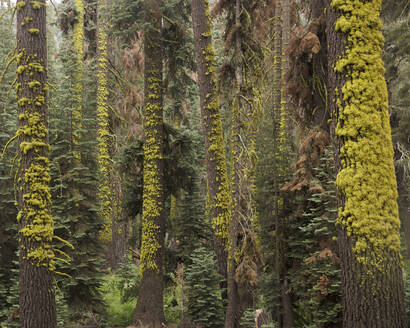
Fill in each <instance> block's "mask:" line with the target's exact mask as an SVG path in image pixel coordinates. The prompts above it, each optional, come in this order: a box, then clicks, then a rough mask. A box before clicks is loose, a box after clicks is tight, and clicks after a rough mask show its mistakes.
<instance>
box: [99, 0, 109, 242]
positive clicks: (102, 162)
mask: <svg viewBox="0 0 410 328" xmlns="http://www.w3.org/2000/svg"><path fill="white" fill-rule="evenodd" d="M106 1H107V0H98V4H97V5H98V8H97V12H98V25H97V29H98V36H97V119H98V129H97V143H98V144H97V148H98V155H97V159H98V170H99V177H98V184H99V186H98V200H99V202H100V216H101V217H102V218H103V221H104V225H105V227H104V231H103V236H102V237H104V239H105V238H107V237H105V236H107V235H108V238H107V239H110V237H111V234H110V232H111V231H110V228H112V226H111V219H112V213H113V209H112V203H113V194H112V188H111V181H110V172H111V156H110V144H111V141H112V135H111V129H110V110H109V104H108V95H109V91H108V52H107V43H108V41H107V39H108V37H107V26H106V23H105V18H104V15H105V11H106V8H107V3H106Z"/></svg>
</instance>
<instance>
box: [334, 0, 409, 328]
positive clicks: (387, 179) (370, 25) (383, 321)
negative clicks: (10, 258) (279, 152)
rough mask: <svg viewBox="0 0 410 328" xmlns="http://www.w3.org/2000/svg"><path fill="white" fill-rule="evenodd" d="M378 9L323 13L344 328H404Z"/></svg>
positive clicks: (349, 2) (343, 7) (348, 3)
mask: <svg viewBox="0 0 410 328" xmlns="http://www.w3.org/2000/svg"><path fill="white" fill-rule="evenodd" d="M380 6H381V1H378V0H373V1H363V0H362V1H356V0H354V1H353V0H345V1H333V2H332V4H329V6H328V8H327V13H328V20H327V22H328V25H327V33H328V38H327V40H328V44H329V47H328V59H329V62H328V65H329V91H330V95H329V96H330V98H329V99H331V112H332V113H335V115H336V118H337V125H336V127H335V133H336V136H337V143H336V150H337V151H338V155H339V157H338V160H337V169H338V176H337V180H336V184H337V187H338V189H339V192H340V197H339V200H340V207H341V209H340V211H339V218H338V223H339V248H340V258H341V267H342V294H343V302H342V305H343V327H345V328H364V327H372V328H386V327H395V328H405V327H407V323H406V313H405V306H404V290H403V278H402V271H401V264H400V262H401V260H400V235H399V228H400V221H399V218H398V210H397V201H396V199H397V190H396V180H395V174H394V167H393V146H392V141H391V131H390V122H389V113H388V104H387V88H386V83H385V80H384V65H383V62H382V60H381V50H382V47H383V38H382V35H381V31H380V28H381V22H380V19H379V13H380ZM359 31H360V33H359Z"/></svg>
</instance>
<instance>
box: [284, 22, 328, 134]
mask: <svg viewBox="0 0 410 328" xmlns="http://www.w3.org/2000/svg"><path fill="white" fill-rule="evenodd" d="M324 28H325V26H324V19H323V18H322V16H321V17H319V18H316V19H313V20H312V22H311V23H310V24H309V25H308V26H306V27H300V28H298V29H296V31H295V33H294V36H293V38H292V39H291V40H290V42H289V47H288V49H287V50H286V53H287V55H288V56H289V71H288V72H287V73H286V75H285V78H284V80H285V81H284V82H285V85H286V92H287V93H288V95H289V96H290V97H291V100H292V102H293V104H294V105H295V107H296V108H297V109H299V111H300V112H299V113H298V114H296V115H294V119H295V120H296V121H297V122H298V125H299V126H301V127H302V128H303V127H304V126H306V120H307V118H309V117H310V116H312V113H313V112H314V110H315V106H316V98H315V97H316V94H315V92H313V90H314V89H315V87H316V86H315V83H316V81H317V79H318V78H317V76H316V74H317V72H316V71H317V67H315V62H314V58H315V56H318V55H319V53H320V51H321V50H322V44H321V41H320V33H321V32H322V31H324Z"/></svg>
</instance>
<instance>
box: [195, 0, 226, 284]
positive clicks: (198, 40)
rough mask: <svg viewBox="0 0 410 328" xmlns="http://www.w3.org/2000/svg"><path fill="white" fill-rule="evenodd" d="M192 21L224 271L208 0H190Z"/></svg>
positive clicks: (222, 171)
mask: <svg viewBox="0 0 410 328" xmlns="http://www.w3.org/2000/svg"><path fill="white" fill-rule="evenodd" d="M191 5H192V24H193V29H194V38H195V57H196V63H197V68H198V84H199V95H200V102H201V114H202V126H203V130H204V138H205V159H206V166H207V180H208V194H207V202H208V205H207V206H208V212H209V219H210V221H211V222H212V227H213V229H214V248H215V253H216V255H217V261H218V271H219V274H221V276H222V277H226V275H227V254H226V249H227V241H228V229H229V222H230V220H231V195H230V192H229V187H228V177H227V173H226V157H225V149H224V144H223V133H222V122H221V116H220V112H219V102H218V94H217V86H216V73H215V58H214V56H215V55H214V48H213V44H212V28H211V27H212V26H211V17H210V13H209V2H208V0H192V2H191Z"/></svg>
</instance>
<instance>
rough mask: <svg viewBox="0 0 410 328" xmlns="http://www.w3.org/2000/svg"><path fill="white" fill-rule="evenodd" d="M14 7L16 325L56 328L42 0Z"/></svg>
mask: <svg viewBox="0 0 410 328" xmlns="http://www.w3.org/2000/svg"><path fill="white" fill-rule="evenodd" d="M16 8H17V57H16V58H17V64H18V67H17V71H16V72H17V83H18V84H17V103H18V106H19V116H18V118H19V128H18V131H17V134H16V136H17V137H18V139H19V151H18V155H19V168H18V176H17V198H18V210H19V213H18V216H17V220H18V222H19V248H20V271H19V275H20V279H19V288H20V323H21V327H23V328H29V327H45V328H54V327H56V304H55V296H54V287H53V271H54V270H55V265H54V257H55V256H54V251H53V247H52V241H53V230H54V222H53V218H52V216H51V196H50V187H49V182H50V174H49V167H48V165H49V159H48V152H49V148H50V146H49V144H48V114H47V93H48V85H47V44H46V42H47V41H46V4H45V1H28V0H27V1H20V2H17V4H16Z"/></svg>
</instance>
